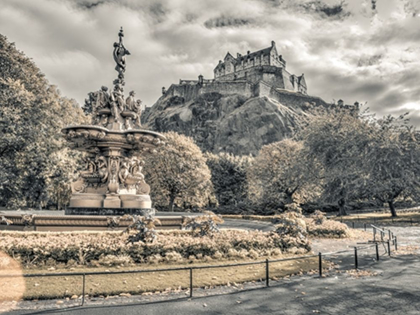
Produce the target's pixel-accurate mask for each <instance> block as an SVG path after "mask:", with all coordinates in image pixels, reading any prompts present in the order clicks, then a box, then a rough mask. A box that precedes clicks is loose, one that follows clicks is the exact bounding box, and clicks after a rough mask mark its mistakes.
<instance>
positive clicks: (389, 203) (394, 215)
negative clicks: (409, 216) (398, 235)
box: [388, 200, 397, 217]
mask: <svg viewBox="0 0 420 315" xmlns="http://www.w3.org/2000/svg"><path fill="white" fill-rule="evenodd" d="M388 205H389V209H390V210H391V216H392V217H396V216H397V211H396V210H395V205H394V200H391V201H388Z"/></svg>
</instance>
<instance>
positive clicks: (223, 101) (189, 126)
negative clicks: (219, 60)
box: [142, 90, 325, 155]
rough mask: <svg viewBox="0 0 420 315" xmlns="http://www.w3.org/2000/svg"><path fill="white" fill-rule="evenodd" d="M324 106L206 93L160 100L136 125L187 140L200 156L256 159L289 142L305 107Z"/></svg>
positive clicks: (294, 96) (298, 98)
mask: <svg viewBox="0 0 420 315" xmlns="http://www.w3.org/2000/svg"><path fill="white" fill-rule="evenodd" d="M276 99H277V100H276ZM282 99H283V102H281V101H278V100H282ZM324 104H325V102H324V101H322V100H321V99H319V98H312V97H310V96H307V95H302V94H299V93H293V92H287V91H284V90H278V91H276V94H272V97H270V96H256V97H249V96H244V95H243V94H229V95H222V94H220V93H218V92H210V93H204V94H201V95H198V96H197V97H195V98H194V99H191V100H189V101H184V98H183V97H180V96H171V95H165V96H162V97H161V98H160V99H159V100H158V101H157V102H156V103H155V104H154V105H153V106H152V107H151V108H150V109H148V111H147V112H145V113H144V115H143V118H142V120H143V123H144V125H145V126H146V127H148V128H150V129H151V130H155V131H159V132H165V131H176V132H178V133H181V134H184V135H187V136H190V137H192V138H193V139H194V140H195V142H196V143H197V145H198V146H200V147H201V149H202V150H203V151H210V152H213V153H217V152H229V153H233V154H236V155H248V154H253V155H256V154H257V153H258V151H259V150H260V148H261V147H262V146H263V145H266V144H269V143H272V142H276V141H280V140H282V139H284V138H286V137H290V136H291V135H293V133H294V132H296V131H297V130H299V129H300V128H302V126H303V123H304V122H305V120H307V119H309V118H310V115H309V114H308V113H307V112H306V110H307V109H308V108H309V107H311V106H319V105H324Z"/></svg>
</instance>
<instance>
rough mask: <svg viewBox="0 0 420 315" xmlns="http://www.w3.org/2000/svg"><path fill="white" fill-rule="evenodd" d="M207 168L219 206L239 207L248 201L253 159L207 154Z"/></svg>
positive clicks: (224, 154) (231, 155)
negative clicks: (249, 170) (248, 179)
mask: <svg viewBox="0 0 420 315" xmlns="http://www.w3.org/2000/svg"><path fill="white" fill-rule="evenodd" d="M205 157H206V160H207V166H208V167H209V169H210V171H211V181H212V183H213V187H214V192H215V195H216V198H217V201H218V202H219V206H237V205H238V204H239V203H241V202H244V201H245V200H247V194H248V181H247V175H246V174H247V169H248V168H249V165H250V164H251V162H252V157H249V156H235V155H233V154H229V153H219V154H213V153H206V154H205Z"/></svg>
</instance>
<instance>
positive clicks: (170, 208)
mask: <svg viewBox="0 0 420 315" xmlns="http://www.w3.org/2000/svg"><path fill="white" fill-rule="evenodd" d="M174 203H175V196H170V197H169V211H170V212H174Z"/></svg>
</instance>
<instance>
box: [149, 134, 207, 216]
mask: <svg viewBox="0 0 420 315" xmlns="http://www.w3.org/2000/svg"><path fill="white" fill-rule="evenodd" d="M164 135H165V136H166V141H165V143H166V144H165V145H164V146H162V147H160V148H159V149H158V152H157V153H155V154H153V155H151V156H149V157H148V158H147V159H145V167H144V174H145V177H146V181H147V182H148V183H149V184H150V186H151V191H152V193H151V197H152V200H153V201H154V203H155V205H156V206H157V207H161V208H169V211H173V210H174V206H178V207H183V208H188V207H202V206H205V205H207V204H208V203H209V201H211V200H213V199H214V193H213V186H212V183H211V174H210V170H209V168H208V167H207V165H206V159H205V157H204V155H203V153H202V152H201V150H200V148H199V147H198V146H197V145H196V144H195V143H194V141H193V140H192V138H189V137H186V136H183V135H180V134H177V133H176V132H168V133H164Z"/></svg>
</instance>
